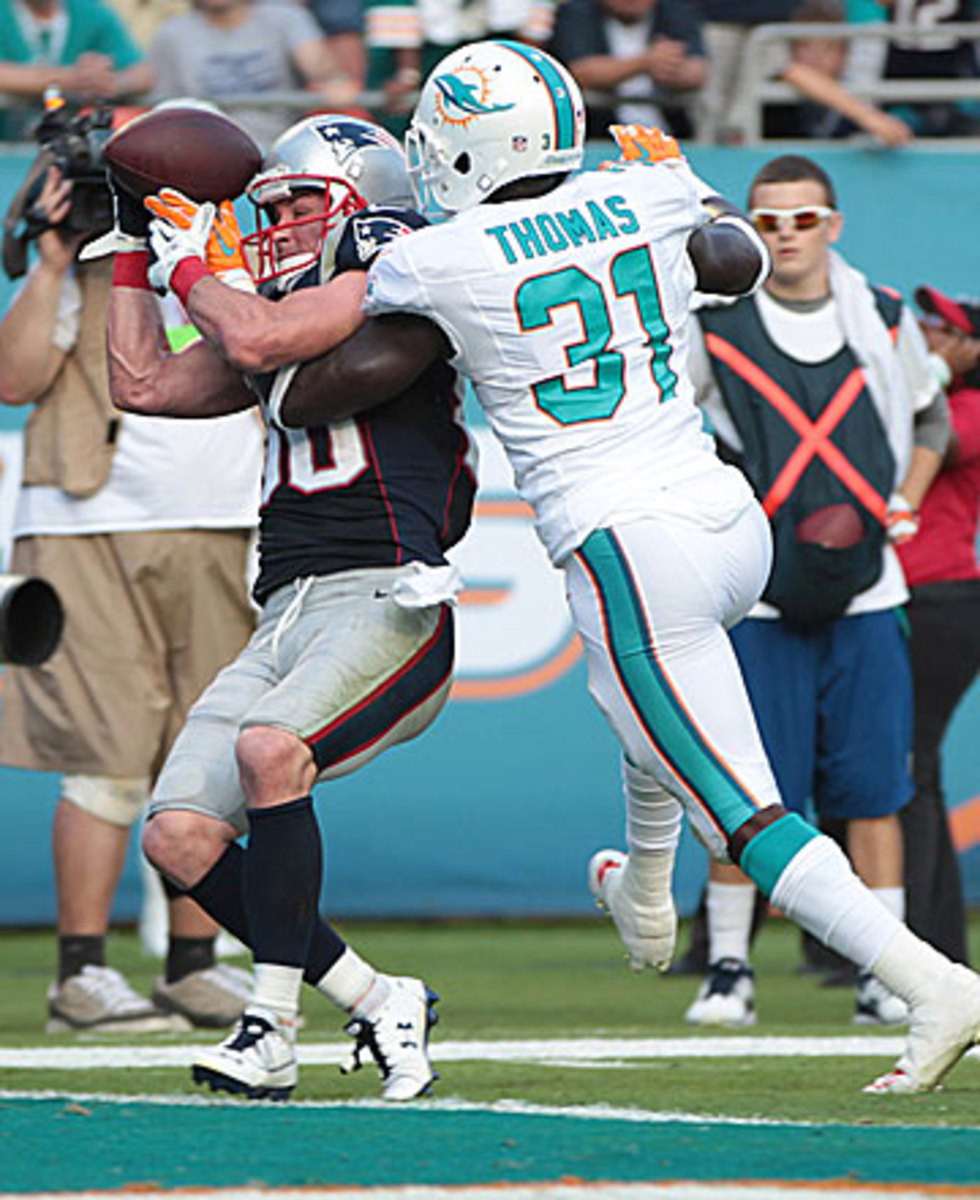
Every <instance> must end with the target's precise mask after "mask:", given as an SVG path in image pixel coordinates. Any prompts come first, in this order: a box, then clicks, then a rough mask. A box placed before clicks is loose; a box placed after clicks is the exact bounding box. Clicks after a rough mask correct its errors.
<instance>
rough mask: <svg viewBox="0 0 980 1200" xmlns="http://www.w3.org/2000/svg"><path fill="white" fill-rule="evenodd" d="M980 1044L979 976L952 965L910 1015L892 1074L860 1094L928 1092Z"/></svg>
mask: <svg viewBox="0 0 980 1200" xmlns="http://www.w3.org/2000/svg"><path fill="white" fill-rule="evenodd" d="M978 1042H980V975H977V974H976V973H975V972H973V971H971V970H970V969H969V968H968V967H964V966H960V965H959V964H958V963H954V964H952V965H951V966H950V967H949V968H948V969H947V970H946V972H945V973H944V974H943V976H942V978H941V979H940V980H938V981H937V985H936V988H935V990H934V992H933V994H932V996H931V997H930V999H928V1000H925V1001H923V1002H922V1003H921V1004H916V1005H914V1006H913V1007H912V1009H911V1012H910V1014H909V1036H908V1041H907V1042H906V1043H905V1052H904V1053H903V1054H902V1057H901V1058H900V1059H899V1060H898V1062H897V1063H896V1065H895V1067H894V1069H893V1070H891V1071H889V1072H888V1073H887V1074H885V1075H882V1076H880V1078H878V1079H876V1080H874V1082H873V1083H869V1084H868V1086H867V1087H866V1088H864V1089H863V1090H864V1091H865V1092H867V1093H868V1094H869V1095H872V1096H883V1095H889V1096H909V1095H913V1094H914V1093H916V1092H929V1091H932V1089H933V1088H934V1087H936V1086H937V1085H938V1084H939V1083H940V1082H941V1081H942V1079H943V1077H944V1076H945V1074H946V1073H947V1071H949V1070H950V1068H951V1067H953V1066H955V1065H956V1063H957V1062H959V1060H960V1059H961V1058H962V1057H963V1055H964V1054H965V1053H966V1052H967V1050H969V1049H970V1047H971V1046H974V1045H976V1044H977V1043H978Z"/></svg>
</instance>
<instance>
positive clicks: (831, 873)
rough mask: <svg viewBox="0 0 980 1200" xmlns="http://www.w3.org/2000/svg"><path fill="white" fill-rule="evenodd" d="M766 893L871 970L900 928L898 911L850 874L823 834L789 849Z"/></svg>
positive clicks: (844, 860) (823, 939)
mask: <svg viewBox="0 0 980 1200" xmlns="http://www.w3.org/2000/svg"><path fill="white" fill-rule="evenodd" d="M771 898H772V902H773V904H775V905H776V907H777V908H779V909H781V910H782V911H783V912H784V913H785V914H786V915H787V916H788V917H790V918H792V920H794V921H795V922H796V923H797V925H800V926H802V927H803V928H804V929H805V930H806V931H807V933H812V934H813V936H814V937H816V938H819V940H820V941H821V942H823V944H824V945H825V946H829V947H830V949H831V950H836V951H837V953H838V954H843V956H844V957H845V958H848V959H850V961H851V962H853V963H855V964H856V966H857V968H858V970H859V971H870V970H871V969H872V963H874V962H875V961H876V959H877V958H878V957H879V955H880V954H881V952H882V951H883V950H884V948H885V946H887V945H888V943H889V942H890V941H891V939H892V938H893V937H894V936H895V934H896V932H897V931H898V930H899V929H901V928H902V924H901V922H900V921H899V919H898V917H896V916H895V915H894V914H893V913H890V912H889V911H888V909H887V908H886V907H885V906H884V905H883V904H882V903H881V901H880V900H879V899H878V898H877V897H876V896H875V895H874V893H873V892H872V891H871V889H870V888H868V887H866V886H865V885H864V884H863V883H862V882H861V880H860V879H858V877H857V876H856V875H855V874H854V871H853V870H852V869H851V864H850V863H849V862H848V860H847V857H846V856H845V855H844V853H843V852H842V851H841V849H840V847H839V846H837V844H836V843H835V842H833V841H832V840H831V839H830V838H828V837H824V836H823V835H820V836H819V837H815V838H813V839H812V840H811V841H809V842H807V843H806V845H805V846H804V847H803V848H802V849H801V850H799V851H797V853H796V854H794V855H793V857H792V858H791V859H790V861H789V862H788V863H787V865H786V867H785V868H784V869H783V872H782V874H781V875H780V876H779V878H778V879H777V880H776V886H775V887H774V888H773V890H772V897H771ZM882 982H884V980H882ZM897 994H898V995H901V994H902V993H900V992H899V993H897ZM903 998H904V997H903Z"/></svg>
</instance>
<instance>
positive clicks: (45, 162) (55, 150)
mask: <svg viewBox="0 0 980 1200" xmlns="http://www.w3.org/2000/svg"><path fill="white" fill-rule="evenodd" d="M111 133H112V109H111V108H103V107H98V108H93V109H85V110H83V111H82V112H79V113H75V114H74V115H70V114H69V112H68V109H67V107H66V105H65V102H64V100H63V99H62V98H61V95H60V94H59V93H58V92H57V91H56V90H55V89H49V91H48V92H46V93H45V97H44V115H43V116H42V117H41V120H40V121H39V122H38V125H37V128H36V129H35V131H34V137H35V139H36V141H37V142H38V143H40V146H41V149H40V151H39V153H38V156H37V158H36V159H35V160H34V162H33V163H32V164H31V167H30V169H29V170H28V172H27V176H26V177H25V179H24V181H23V183H22V184H21V186H20V187H19V188H18V189H17V193H16V195H15V196H14V198H13V200H12V201H11V203H10V207H9V209H8V210H7V215H6V217H5V218H4V222H3V269H4V270H5V271H6V273H7V275H8V276H9V277H10V278H11V279H19V278H20V277H21V276H22V275H23V274H24V272H25V271H26V270H27V247H28V245H29V243H30V242H31V241H32V240H33V239H34V238H36V237H38V236H40V234H42V233H43V232H44V231H45V230H46V229H50V228H51V225H50V223H49V222H48V220H47V218H46V216H45V214H44V213H43V212H41V211H40V210H39V209H38V207H37V201H38V197H39V196H40V194H41V188H42V187H43V185H44V178H45V176H46V175H47V173H48V169H49V168H50V167H57V168H58V169H59V171H60V172H61V174H62V175H63V176H64V178H65V179H70V180H71V181H72V194H71V208H70V209H69V212H68V216H67V217H66V218H65V219H64V221H62V222H61V223H60V226H59V228H61V229H64V230H66V231H67V232H69V233H92V234H100V233H106V232H108V231H109V230H110V229H111V228H112V196H111V194H110V192H109V185H108V183H107V182H106V176H105V157H104V148H105V143H106V142H107V141H108V139H109V135H110V134H111Z"/></svg>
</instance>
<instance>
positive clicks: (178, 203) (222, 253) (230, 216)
mask: <svg viewBox="0 0 980 1200" xmlns="http://www.w3.org/2000/svg"><path fill="white" fill-rule="evenodd" d="M144 204H145V205H146V207H147V208H148V209H149V210H150V212H151V213H153V215H154V216H155V217H160V218H161V220H164V221H169V222H170V224H171V225H175V226H176V227H177V228H178V229H189V228H190V226H191V222H192V221H193V220H194V216H195V214H196V213H197V211H198V209H199V208H200V207H201V206H200V205H199V204H198V203H197V202H196V201H194V200H191V199H189V198H188V197H187V196H185V195H184V194H183V193H182V192H178V191H176V190H175V189H174V188H162V189H161V190H160V191H159V192H158V193H157V195H155V196H147V198H146V200H144ZM204 260H205V262H206V264H207V268H208V270H209V271H211V272H212V273H213V274H215V275H217V276H218V278H219V279H224V280H225V282H227V283H232V282H236V281H237V280H238V279H239V278H240V275H239V273H240V272H244V274H245V275H248V268H247V266H246V263H245V258H244V255H243V254H242V231H241V229H240V228H239V225H238V218H237V217H236V216H235V206H234V205H233V204H232V202H231V201H230V200H223V201H222V202H221V204H220V205H219V206H218V211H217V212H216V214H215V217H214V221H213V222H212V224H211V232H210V234H209V235H208V240H207V245H206V246H205V256H204ZM249 278H251V277H250V276H249Z"/></svg>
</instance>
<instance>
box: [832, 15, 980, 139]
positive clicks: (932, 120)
mask: <svg viewBox="0 0 980 1200" xmlns="http://www.w3.org/2000/svg"><path fill="white" fill-rule="evenodd" d="M846 2H847V19H848V20H849V21H853V22H856V23H865V22H877V23H880V22H888V23H889V24H892V25H914V26H916V27H917V29H919V30H921V32H922V35H924V36H920V37H916V38H902V37H895V38H879V37H871V36H869V37H867V38H863V37H862V38H859V39H856V40H855V42H854V43H853V46H852V54H851V56H850V61H849V65H848V69H847V73H846V76H845V83H846V84H847V86H849V87H850V88H852V89H853V88H860V86H861V84H862V83H865V82H867V81H869V80H878V79H895V80H898V79H907V80H915V79H922V80H927V79H933V80H948V79H973V78H976V76H977V75H978V73H980V68H978V61H977V47H976V41H975V39H960V38H956V37H951V36H949V35H948V34H943V32H942V27H943V25H944V24H949V23H952V22H963V21H975V20H976V19H977V17H978V13H980V9H978V6H977V2H976V0H951V2H950V3H948V4H946V3H944V4H936V3H934V0H881V2H880V3H879V2H878V0H846ZM896 113H897V115H899V116H901V117H902V118H903V119H904V120H905V121H907V123H908V124H909V125H910V126H911V127H912V129H913V130H914V131H915V133H916V134H917V135H918V136H920V137H960V136H971V135H974V134H977V133H980V112H978V109H977V106H976V104H973V105H971V104H968V103H960V102H957V101H953V100H942V99H937V100H934V101H923V102H922V103H914V104H901V105H898V106H896Z"/></svg>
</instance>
